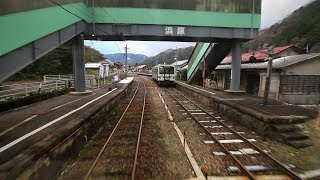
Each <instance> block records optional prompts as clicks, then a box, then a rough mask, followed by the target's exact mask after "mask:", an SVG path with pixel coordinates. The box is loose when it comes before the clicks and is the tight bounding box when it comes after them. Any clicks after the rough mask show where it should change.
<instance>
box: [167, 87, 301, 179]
mask: <svg viewBox="0 0 320 180" xmlns="http://www.w3.org/2000/svg"><path fill="white" fill-rule="evenodd" d="M166 91H167V92H168V94H169V95H170V96H171V97H172V98H173V99H174V100H175V101H176V102H177V103H178V105H180V106H181V107H182V108H183V109H184V110H185V111H186V112H187V113H186V114H189V116H191V118H192V119H193V120H194V121H195V122H196V123H197V124H198V125H199V126H200V127H201V129H202V130H203V132H201V133H199V135H201V136H203V138H204V139H205V140H204V141H203V142H204V143H205V144H208V145H212V146H214V144H218V146H219V147H220V148H219V149H221V151H216V152H213V154H214V155H215V156H228V157H230V158H231V159H232V160H233V161H234V162H235V163H236V165H235V166H230V167H228V170H229V171H232V172H233V173H241V172H242V173H243V174H245V175H246V176H247V177H248V178H249V179H256V178H257V175H261V174H262V173H266V171H269V173H271V174H279V173H280V171H281V172H282V173H284V174H285V175H287V176H289V177H290V178H291V179H295V180H296V179H301V178H300V177H299V176H298V175H296V174H295V173H294V172H293V171H292V170H290V169H289V168H288V167H287V166H286V165H284V164H282V163H281V162H279V161H278V160H276V159H274V158H273V157H272V156H270V155H269V153H268V152H267V151H265V150H263V149H261V148H259V147H258V146H257V145H255V144H254V141H255V140H254V139H248V137H245V136H244V135H243V134H245V132H238V131H236V130H234V128H233V127H230V126H228V125H227V124H226V123H224V122H223V120H221V118H220V117H219V116H216V115H214V114H213V113H211V112H208V111H207V110H205V109H204V108H202V107H201V106H200V105H198V104H196V103H194V102H193V101H192V100H191V99H189V98H188V97H186V96H185V95H183V94H181V93H179V92H178V91H177V90H175V89H172V88H171V89H167V90H166ZM257 164H259V165H257Z"/></svg>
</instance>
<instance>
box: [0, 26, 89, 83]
mask: <svg viewBox="0 0 320 180" xmlns="http://www.w3.org/2000/svg"><path fill="white" fill-rule="evenodd" d="M86 28H87V25H86V24H85V23H84V22H82V21H80V22H77V23H75V24H73V25H70V26H67V27H65V28H63V29H61V30H59V31H56V32H54V33H51V34H49V35H47V36H45V37H42V38H40V39H38V40H36V41H33V42H31V43H29V44H27V45H25V46H23V47H20V48H18V49H16V50H14V51H11V52H9V53H7V54H5V55H3V56H1V57H0V83H1V82H3V81H5V80H6V79H8V78H9V77H10V76H12V75H14V74H15V73H17V72H19V71H20V70H22V69H23V68H25V67H26V66H28V65H29V64H31V63H33V62H35V61H36V60H38V59H39V58H41V57H42V56H44V55H45V54H47V53H48V52H50V51H52V50H53V49H55V48H57V47H58V46H60V45H61V44H63V43H65V42H67V41H69V40H70V39H72V38H73V37H75V36H76V35H78V34H80V33H81V32H85V31H86Z"/></svg>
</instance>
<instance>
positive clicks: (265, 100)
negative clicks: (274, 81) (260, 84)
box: [263, 47, 274, 105]
mask: <svg viewBox="0 0 320 180" xmlns="http://www.w3.org/2000/svg"><path fill="white" fill-rule="evenodd" d="M267 53H268V55H269V58H268V67H267V75H266V82H265V86H264V94H263V105H266V104H267V103H268V95H269V91H270V81H271V73H272V60H273V55H274V49H273V47H269V48H268V52H267Z"/></svg>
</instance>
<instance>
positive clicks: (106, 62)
mask: <svg viewBox="0 0 320 180" xmlns="http://www.w3.org/2000/svg"><path fill="white" fill-rule="evenodd" d="M100 63H101V64H108V66H109V67H113V66H114V63H113V62H112V61H110V60H109V59H104V60H102V61H100Z"/></svg>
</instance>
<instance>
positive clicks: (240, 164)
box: [166, 90, 256, 179]
mask: <svg viewBox="0 0 320 180" xmlns="http://www.w3.org/2000/svg"><path fill="white" fill-rule="evenodd" d="M166 91H167V92H168V93H169V94H170V95H171V96H172V97H173V98H174V99H175V100H176V101H177V102H178V103H179V104H180V106H181V107H183V108H184V109H185V110H186V111H187V112H188V113H189V114H190V115H191V116H192V118H193V119H194V120H195V121H196V122H197V123H198V124H199V125H200V126H201V127H202V128H203V129H205V131H206V133H207V134H209V136H211V137H212V138H213V139H214V141H215V142H216V143H217V144H219V146H221V148H222V149H223V150H224V151H225V152H226V153H227V154H228V155H229V156H230V157H231V158H232V159H233V160H234V161H235V162H236V163H237V164H238V165H239V167H240V169H241V171H242V172H243V173H244V174H246V175H247V176H248V177H249V179H256V178H255V177H254V175H253V174H252V173H251V172H250V171H249V170H248V169H247V168H246V167H245V166H244V164H242V163H241V162H240V161H239V159H238V158H236V157H235V155H233V154H232V153H230V151H228V149H227V148H226V147H225V146H224V145H223V144H222V143H220V142H219V140H218V139H217V138H216V137H214V136H213V135H212V134H211V132H210V131H209V130H208V129H207V128H205V127H204V126H203V125H202V124H201V123H200V122H199V121H198V120H197V119H196V117H195V116H194V115H193V114H191V113H190V112H189V111H188V109H187V108H186V107H185V106H184V105H182V103H181V102H180V101H179V100H178V99H177V98H176V97H175V96H174V95H173V94H171V93H170V92H169V91H168V90H166ZM190 102H191V101H190Z"/></svg>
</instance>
